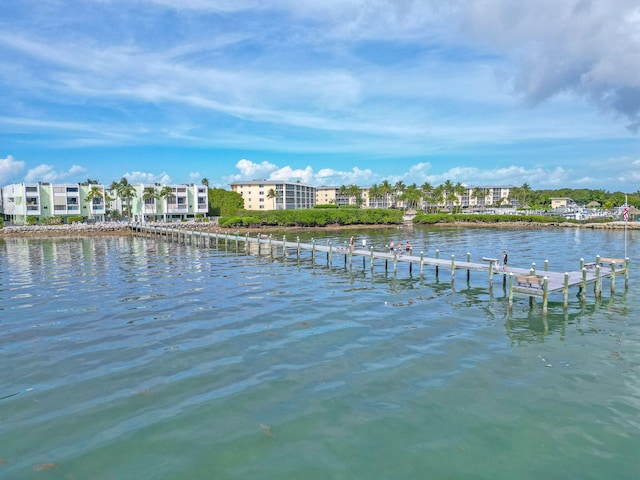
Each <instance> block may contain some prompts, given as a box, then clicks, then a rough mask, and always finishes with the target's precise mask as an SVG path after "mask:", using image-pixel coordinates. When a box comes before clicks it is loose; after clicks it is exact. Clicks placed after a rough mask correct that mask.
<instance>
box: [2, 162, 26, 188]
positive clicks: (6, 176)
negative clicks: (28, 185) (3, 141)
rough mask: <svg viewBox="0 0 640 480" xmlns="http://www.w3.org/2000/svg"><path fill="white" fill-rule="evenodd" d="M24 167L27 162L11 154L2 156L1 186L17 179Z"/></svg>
mask: <svg viewBox="0 0 640 480" xmlns="http://www.w3.org/2000/svg"><path fill="white" fill-rule="evenodd" d="M24 168H25V163H24V162H23V161H20V160H16V159H15V158H13V156H11V155H8V156H7V157H6V158H0V186H2V185H3V184H6V183H9V182H11V181H12V180H14V179H16V178H17V177H18V175H19V174H20V173H21V172H22V171H23V170H24Z"/></svg>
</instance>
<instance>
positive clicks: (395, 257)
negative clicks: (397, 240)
mask: <svg viewBox="0 0 640 480" xmlns="http://www.w3.org/2000/svg"><path fill="white" fill-rule="evenodd" d="M397 271H398V249H397V248H396V249H395V250H394V251H393V273H396V272H397Z"/></svg>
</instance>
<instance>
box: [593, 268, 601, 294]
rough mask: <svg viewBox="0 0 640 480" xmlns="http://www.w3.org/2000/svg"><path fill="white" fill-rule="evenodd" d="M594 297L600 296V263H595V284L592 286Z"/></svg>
mask: <svg viewBox="0 0 640 480" xmlns="http://www.w3.org/2000/svg"><path fill="white" fill-rule="evenodd" d="M594 292H595V294H596V298H600V297H601V296H602V276H601V275H600V265H596V284H595V287H594Z"/></svg>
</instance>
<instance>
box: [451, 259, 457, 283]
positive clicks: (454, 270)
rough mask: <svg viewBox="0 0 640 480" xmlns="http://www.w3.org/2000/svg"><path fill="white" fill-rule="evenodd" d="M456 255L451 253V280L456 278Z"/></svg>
mask: <svg viewBox="0 0 640 480" xmlns="http://www.w3.org/2000/svg"><path fill="white" fill-rule="evenodd" d="M455 258H456V256H455V255H451V281H452V282H453V280H455V278H456V262H455Z"/></svg>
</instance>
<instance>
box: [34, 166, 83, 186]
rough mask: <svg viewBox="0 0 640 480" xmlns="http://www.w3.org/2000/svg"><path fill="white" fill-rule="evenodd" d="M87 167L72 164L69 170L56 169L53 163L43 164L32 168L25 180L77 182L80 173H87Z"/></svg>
mask: <svg viewBox="0 0 640 480" xmlns="http://www.w3.org/2000/svg"><path fill="white" fill-rule="evenodd" d="M86 172H87V169H86V168H84V167H81V166H79V165H72V166H71V167H70V168H69V169H68V170H65V171H60V170H56V169H55V167H54V166H53V165H45V164H41V165H38V166H37V167H34V168H30V169H29V171H28V172H27V174H26V175H25V177H24V179H25V182H30V183H35V182H39V181H42V182H52V183H53V182H58V183H63V182H65V181H70V182H77V180H76V179H77V178H78V176H79V175H82V174H85V173H86Z"/></svg>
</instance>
